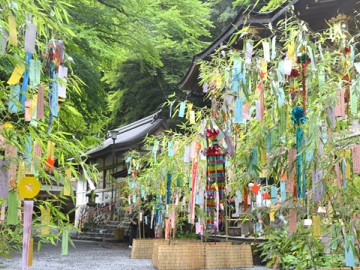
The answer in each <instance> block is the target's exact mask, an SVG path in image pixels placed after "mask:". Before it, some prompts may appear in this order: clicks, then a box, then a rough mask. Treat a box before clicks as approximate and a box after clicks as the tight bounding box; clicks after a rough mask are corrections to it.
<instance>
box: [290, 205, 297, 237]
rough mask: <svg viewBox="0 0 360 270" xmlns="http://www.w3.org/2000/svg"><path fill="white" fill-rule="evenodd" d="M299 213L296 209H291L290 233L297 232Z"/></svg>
mask: <svg viewBox="0 0 360 270" xmlns="http://www.w3.org/2000/svg"><path fill="white" fill-rule="evenodd" d="M296 223H297V213H296V210H295V209H290V210H289V235H292V234H294V233H296V229H297V228H296V227H297V225H296Z"/></svg>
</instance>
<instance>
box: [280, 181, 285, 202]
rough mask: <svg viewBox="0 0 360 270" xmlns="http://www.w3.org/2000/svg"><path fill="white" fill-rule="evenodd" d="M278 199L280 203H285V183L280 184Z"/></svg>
mask: <svg viewBox="0 0 360 270" xmlns="http://www.w3.org/2000/svg"><path fill="white" fill-rule="evenodd" d="M280 199H281V202H285V201H286V182H284V181H281V182H280Z"/></svg>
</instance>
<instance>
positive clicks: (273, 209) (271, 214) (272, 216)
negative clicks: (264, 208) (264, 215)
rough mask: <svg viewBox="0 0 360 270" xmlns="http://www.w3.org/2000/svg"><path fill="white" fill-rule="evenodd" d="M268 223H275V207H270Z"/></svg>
mask: <svg viewBox="0 0 360 270" xmlns="http://www.w3.org/2000/svg"><path fill="white" fill-rule="evenodd" d="M269 217H270V221H275V205H273V204H272V205H270V213H269Z"/></svg>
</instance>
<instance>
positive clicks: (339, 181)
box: [335, 163, 342, 188]
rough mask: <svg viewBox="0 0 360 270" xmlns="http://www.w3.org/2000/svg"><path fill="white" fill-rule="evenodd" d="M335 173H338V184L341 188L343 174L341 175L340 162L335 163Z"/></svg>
mask: <svg viewBox="0 0 360 270" xmlns="http://www.w3.org/2000/svg"><path fill="white" fill-rule="evenodd" d="M335 175H336V184H337V186H338V188H341V185H342V183H341V176H340V165H339V163H336V164H335Z"/></svg>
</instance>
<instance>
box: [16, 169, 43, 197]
mask: <svg viewBox="0 0 360 270" xmlns="http://www.w3.org/2000/svg"><path fill="white" fill-rule="evenodd" d="M40 188H41V184H40V182H39V180H37V179H36V178H35V177H34V176H32V175H27V176H25V177H24V178H23V179H21V181H20V182H19V183H18V190H19V194H20V196H21V197H22V198H24V199H32V198H34V197H35V196H36V195H38V194H39V192H40Z"/></svg>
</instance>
